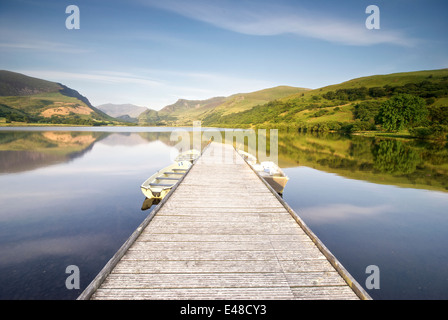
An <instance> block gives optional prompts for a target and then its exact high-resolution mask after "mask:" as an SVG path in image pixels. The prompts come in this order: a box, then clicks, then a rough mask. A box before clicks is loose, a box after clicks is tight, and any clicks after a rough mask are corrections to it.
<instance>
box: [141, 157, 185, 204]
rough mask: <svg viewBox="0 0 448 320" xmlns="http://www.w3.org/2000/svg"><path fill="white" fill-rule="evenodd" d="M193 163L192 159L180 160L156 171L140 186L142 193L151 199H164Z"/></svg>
mask: <svg viewBox="0 0 448 320" xmlns="http://www.w3.org/2000/svg"><path fill="white" fill-rule="evenodd" d="M191 165H192V164H191V162H190V161H179V162H175V163H173V164H171V165H169V166H168V167H166V168H163V169H162V170H160V171H158V172H156V173H154V174H153V175H152V176H151V177H149V178H148V179H146V181H145V182H143V183H142V185H141V186H140V189H141V190H142V193H143V194H144V195H145V196H146V197H147V198H149V199H151V198H156V199H163V198H164V197H165V196H166V195H167V194H168V192H170V190H171V188H172V187H173V186H174V185H175V184H176V183H177V181H179V180H180V179H181V178H182V177H183V176H184V175H185V173H187V171H188V169H189V168H190V167H191Z"/></svg>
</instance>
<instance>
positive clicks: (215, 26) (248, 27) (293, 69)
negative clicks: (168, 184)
mask: <svg viewBox="0 0 448 320" xmlns="http://www.w3.org/2000/svg"><path fill="white" fill-rule="evenodd" d="M70 5H76V6H77V7H78V8H79V29H69V28H67V26H66V20H67V19H69V22H73V21H74V20H71V17H72V11H69V12H68V13H66V9H67V7H68V6H70ZM369 5H376V6H377V8H378V9H379V19H377V20H374V22H376V23H379V29H369V28H367V27H366V20H368V19H369V17H370V16H371V14H372V12H371V11H369V12H368V13H366V8H367V7H368V6H369ZM446 12H448V1H446V0H368V1H365V0H339V1H334V0H312V1H309V0H304V1H302V0H276V1H267V0H238V1H236V0H127V1H125V0H123V1H119V0H53V1H49V0H33V1H32V0H0V69H1V70H10V71H14V72H20V73H23V74H26V75H29V76H33V77H37V78H41V79H45V80H50V81H55V82H59V83H62V84H64V85H66V86H68V87H71V88H73V89H75V90H77V91H79V92H80V93H81V94H82V95H84V96H86V97H87V98H88V99H89V100H90V102H91V103H92V105H94V106H98V105H101V104H105V103H116V104H125V103H131V104H135V105H138V106H145V107H149V108H152V109H155V110H159V109H161V108H162V107H164V106H166V105H169V104H172V103H174V102H176V101H177V100H178V99H193V100H195V99H197V100H202V99H208V98H212V97H216V96H229V95H232V94H235V93H242V92H243V93H244V92H252V91H256V90H261V89H265V88H271V87H275V86H279V85H289V86H295V87H305V88H311V89H316V88H320V87H323V86H326V85H331V84H336V83H340V82H343V81H347V80H350V79H353V78H357V77H363V76H369V75H375V74H389V73H395V72H407V71H417V70H431V69H441V68H447V67H448V36H447V34H448V33H447V31H448V19H446Z"/></svg>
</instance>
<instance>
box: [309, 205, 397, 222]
mask: <svg viewBox="0 0 448 320" xmlns="http://www.w3.org/2000/svg"><path fill="white" fill-rule="evenodd" d="M393 210H394V208H393V207H392V206H390V205H377V206H370V207H361V206H356V205H352V204H342V203H335V204H330V205H326V206H316V207H309V208H305V209H303V210H302V211H303V212H309V213H310V214H309V215H307V216H308V218H309V220H312V221H313V222H317V221H319V222H328V223H330V222H332V221H335V220H350V219H354V218H356V217H362V216H373V215H378V214H383V213H387V212H391V211H393Z"/></svg>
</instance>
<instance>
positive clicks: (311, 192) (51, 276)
mask: <svg viewBox="0 0 448 320" xmlns="http://www.w3.org/2000/svg"><path fill="white" fill-rule="evenodd" d="M41 130H43V129H37V128H32V129H27V130H26V131H23V130H18V129H7V130H3V129H2V130H1V131H0V204H1V211H0V299H75V298H76V297H77V296H78V295H79V294H80V293H81V292H82V290H83V289H84V288H85V287H86V286H87V285H88V284H89V283H90V281H91V280H92V279H93V278H94V277H95V275H96V274H97V273H98V272H99V271H100V270H101V268H102V267H103V266H104V265H105V263H107V261H108V260H109V259H110V258H111V256H112V255H113V254H114V253H115V252H116V251H117V250H118V248H119V247H120V246H121V245H122V244H123V242H124V241H126V239H127V238H128V237H129V236H130V234H131V233H132V232H133V231H134V230H135V228H136V227H137V226H138V225H139V224H140V223H141V222H142V221H143V219H144V218H145V217H146V216H147V215H148V214H149V213H150V210H151V209H150V210H146V211H142V210H141V207H142V203H143V200H144V196H143V195H142V194H141V191H140V189H139V186H140V184H141V182H142V181H143V180H145V179H146V178H147V177H148V176H150V175H151V174H152V173H154V172H155V171H157V170H159V169H160V168H162V167H164V166H166V165H167V164H169V163H170V162H171V159H172V157H173V154H175V150H176V149H175V148H174V146H175V144H176V142H173V141H170V135H171V130H172V129H170V128H157V129H151V128H81V129H80V128H76V129H75V128H73V129H68V128H46V129H45V130H46V131H41ZM69 130H72V131H69ZM129 131H132V132H129ZM279 161H280V165H281V166H282V167H283V168H284V171H285V172H286V173H287V174H288V176H289V177H290V180H289V182H288V184H287V186H286V188H285V193H284V195H283V198H284V199H285V200H286V201H287V202H288V204H289V205H290V206H291V207H293V209H294V210H296V211H297V212H298V213H299V215H300V216H301V217H302V218H303V219H304V220H305V222H306V223H307V224H308V225H309V227H310V228H311V229H312V230H313V231H314V233H315V234H316V235H317V236H318V237H319V238H320V239H321V240H322V241H323V242H324V243H325V245H326V246H327V247H328V248H329V249H330V250H331V251H332V253H333V254H334V255H335V256H336V257H337V258H338V259H339V260H340V261H341V263H342V264H343V265H344V266H345V267H346V269H347V270H348V271H349V272H350V273H351V274H352V275H353V276H354V277H355V278H356V279H357V281H358V282H359V283H360V284H361V285H363V286H365V280H366V278H367V276H368V274H366V273H365V269H366V267H367V266H369V265H377V266H378V267H379V269H380V289H377V290H376V289H372V290H367V291H368V293H369V294H370V295H371V296H372V297H373V298H374V299H447V298H448V253H447V252H448V250H447V247H448V232H447V231H448V210H447V209H448V192H447V191H448V148H447V147H446V146H445V145H440V144H423V143H418V142H415V141H401V140H392V139H370V138H361V137H353V138H347V137H339V136H325V137H316V136H304V135H298V134H292V133H291V134H286V133H283V134H280V136H279ZM68 265H76V266H78V267H79V269H80V275H81V289H80V290H68V289H67V288H66V287H65V280H66V278H67V277H68V274H66V273H65V269H66V267H67V266H68Z"/></svg>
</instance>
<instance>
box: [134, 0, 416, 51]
mask: <svg viewBox="0 0 448 320" xmlns="http://www.w3.org/2000/svg"><path fill="white" fill-rule="evenodd" d="M140 2H141V3H143V4H145V5H149V6H153V7H157V8H161V9H164V10H167V11H171V12H175V13H177V14H180V15H182V16H185V17H188V18H191V19H195V20H199V21H202V22H206V23H209V24H211V25H214V26H216V27H219V28H223V29H226V30H231V31H234V32H238V33H242V34H248V35H257V36H273V35H281V34H295V35H298V36H304V37H309V38H315V39H320V40H325V41H329V42H336V43H342V44H348V45H374V44H381V43H388V44H396V45H402V46H412V45H414V44H415V40H413V39H410V38H408V37H406V36H405V35H404V34H402V33H401V32H399V31H392V30H387V31H386V30H374V31H372V30H367V28H366V27H365V25H364V24H363V23H354V22H351V21H347V20H344V19H341V18H337V17H331V16H322V14H320V13H319V12H313V11H309V10H305V9H299V8H297V7H289V6H285V5H279V4H274V3H270V4H266V3H259V2H258V1H253V2H251V3H250V4H248V2H243V1H239V2H232V1H228V0H221V1H219V2H218V1H204V0H194V1H188V2H187V1H179V0H164V1H158V0H140Z"/></svg>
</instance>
